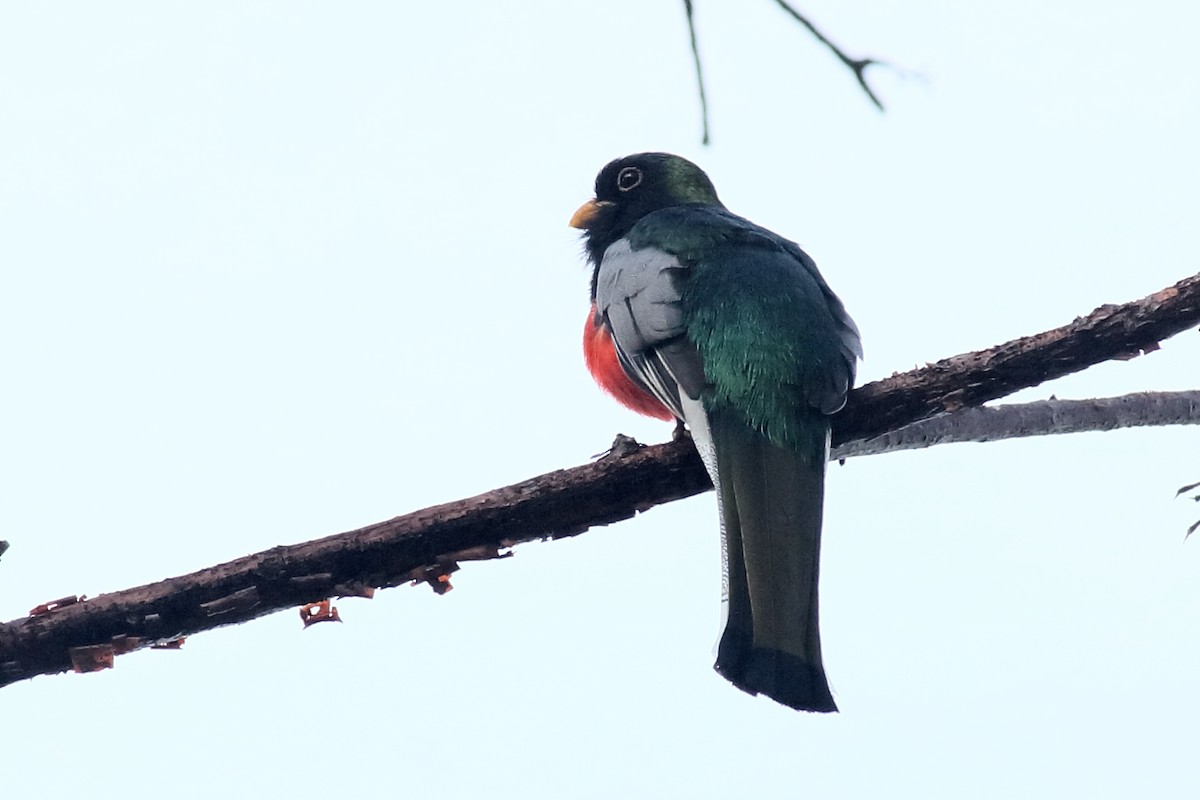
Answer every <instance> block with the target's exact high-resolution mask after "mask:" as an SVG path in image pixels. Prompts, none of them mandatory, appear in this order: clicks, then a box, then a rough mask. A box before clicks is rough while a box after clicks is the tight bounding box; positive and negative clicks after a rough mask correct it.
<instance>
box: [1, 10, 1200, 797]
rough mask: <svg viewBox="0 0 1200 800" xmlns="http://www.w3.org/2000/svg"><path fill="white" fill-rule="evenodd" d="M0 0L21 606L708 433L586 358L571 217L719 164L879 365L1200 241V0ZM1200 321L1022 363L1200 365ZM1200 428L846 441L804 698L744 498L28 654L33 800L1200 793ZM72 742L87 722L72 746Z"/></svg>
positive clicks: (1146, 379)
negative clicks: (1106, 354)
mask: <svg viewBox="0 0 1200 800" xmlns="http://www.w3.org/2000/svg"><path fill="white" fill-rule="evenodd" d="M696 5H697V24H698V26H699V33H700V36H701V44H702V47H703V53H704V56H705V59H706V63H705V67H706V71H707V76H708V78H709V100H710V106H711V112H712V124H713V136H714V144H713V146H712V147H710V148H707V149H706V148H702V147H701V146H700V145H699V112H698V108H697V100H696V96H695V89H694V84H693V78H692V74H691V62H690V55H689V53H688V50H687V35H686V30H685V28H684V21H683V13H682V4H681V3H679V2H659V3H648V2H643V1H640V0H612V1H611V2H606V3H582V2H580V3H562V2H559V3H549V2H543V3H535V2H519V1H516V2H508V3H477V4H476V3H462V4H458V3H453V4H452V3H445V4H432V3H427V4H421V5H416V4H388V3H336V4H334V3H314V2H305V3H241V4H215V5H214V4H204V5H197V4H183V3H174V2H172V3H164V2H155V3H104V4H97V3H54V4H50V3H37V4H16V3H10V4H5V5H4V6H3V7H0V108H3V109H4V123H3V125H0V265H2V267H0V268H2V275H3V292H2V293H0V341H2V342H3V345H0V359H2V360H3V370H4V374H5V376H6V383H5V392H4V399H3V401H0V408H2V409H3V418H4V420H5V422H4V425H3V427H2V428H0V436H2V440H0V441H2V444H0V446H2V450H0V453H2V455H0V485H2V486H3V487H4V492H3V503H0V538H5V539H8V540H10V541H11V542H12V545H13V547H12V550H11V551H9V553H8V554H6V555H5V557H4V559H3V561H2V562H0V619H12V618H15V617H18V616H21V615H23V614H24V613H25V612H26V611H28V609H29V608H31V607H32V606H33V605H35V604H37V603H39V602H42V601H44V600H49V599H52V598H55V597H59V596H62V595H65V594H71V593H82V594H88V595H96V594H99V593H102V592H106V591H113V590H117V589H121V588H126V587H128V586H132V585H137V584H141V583H145V582H149V581H153V580H158V579H160V578H164V577H167V576H170V575H175V574H180V573H184V572H189V571H192V570H194V569H198V568H201V567H204V566H209V565H211V564H214V563H218V562H221V561H226V560H229V559H232V558H236V557H238V556H241V555H244V554H246V553H248V552H252V551H256V550H260V549H264V548H267V547H270V546H273V545H276V544H282V543H291V542H298V541H303V540H306V539H310V538H313V537H316V536H321V535H326V534H329V533H334V532H337V531H341V530H346V529H350V528H354V527H357V526H360V525H363V524H367V523H370V522H374V521H377V520H380V519H384V518H387V517H390V516H394V515H397V514H401V513H405V512H408V511H411V510H414V509H417V508H420V507H423V506H427V505H430V504H433V503H437V502H443V501H447V500H453V499H456V498H460V497H464V496H467V495H470V494H474V493H477V492H480V491H485V490H487V489H491V488H494V487H496V486H501V485H505V484H508V483H512V482H515V481H518V480H521V479H524V478H526V477H529V476H531V475H534V474H537V473H540V472H544V471H547V470H550V469H555V468H559V467H565V466H571V465H574V464H578V463H582V462H584V461H586V460H587V459H588V458H589V456H590V455H591V454H593V453H596V452H598V451H600V450H602V449H604V448H605V447H606V446H607V444H608V442H609V441H610V440H611V438H612V436H613V434H614V433H616V432H617V431H623V432H625V433H628V434H632V435H635V436H637V437H638V438H640V439H643V440H646V441H654V440H661V439H664V438H666V437H667V436H668V435H669V426H665V425H663V424H661V423H655V422H653V421H650V420H643V419H639V418H635V417H634V416H632V415H631V414H629V413H628V412H626V411H624V410H623V409H621V408H620V407H619V406H617V405H616V404H614V403H612V402H611V401H610V400H609V399H607V398H606V397H605V396H603V395H602V394H601V393H600V392H599V391H598V390H597V389H596V388H595V387H594V386H593V385H592V384H591V381H590V379H589V377H588V376H587V374H586V372H585V370H584V369H583V366H582V360H581V356H580V353H579V341H578V340H579V330H580V328H581V326H582V322H583V318H584V313H585V311H586V300H587V298H586V284H587V272H586V270H585V268H584V267H583V264H582V261H581V258H580V248H579V245H578V242H577V239H576V236H575V232H574V231H571V230H570V229H568V228H567V226H566V220H567V219H568V218H569V217H570V215H571V213H572V211H574V209H575V208H576V207H577V206H578V204H579V203H580V202H582V201H583V200H584V199H586V197H588V196H589V194H590V192H591V185H592V180H593V177H594V175H595V173H596V171H597V170H598V169H599V168H600V167H601V166H602V165H603V164H604V163H605V162H606V161H607V160H609V159H610V158H612V157H614V156H618V155H623V154H626V153H629V152H633V151H638V150H647V149H662V150H672V151H675V152H679V153H681V154H683V155H686V156H688V157H690V158H693V159H694V160H696V161H697V162H699V163H700V164H701V165H702V166H704V167H705V168H706V169H707V170H708V172H709V174H710V175H711V177H712V178H713V180H714V182H715V183H716V185H717V188H718V190H719V191H720V193H721V196H722V198H723V199H724V201H725V202H726V204H727V205H728V206H730V207H731V208H732V209H733V210H734V211H737V212H738V213H741V214H744V215H746V216H748V217H750V218H752V219H754V220H755V221H757V222H759V223H761V224H764V225H767V226H768V227H771V228H773V229H775V230H777V231H779V232H780V233H782V234H785V235H788V236H790V237H792V238H794V239H796V240H797V241H799V242H800V243H801V244H802V245H803V246H804V247H805V248H806V249H807V250H808V251H809V252H810V253H811V254H812V255H813V256H814V258H816V260H817V262H818V263H819V264H820V265H821V268H822V270H823V272H824V274H825V275H826V277H827V278H828V280H829V281H830V283H831V284H832V285H833V286H834V287H835V289H836V290H837V291H838V292H839V294H841V296H842V297H843V299H844V300H845V301H846V303H847V306H848V307H849V309H850V311H851V313H852V314H853V315H854V317H855V319H856V320H857V321H858V324H859V326H860V328H861V329H862V332H863V337H864V341H865V345H866V351H867V358H866V362H865V364H864V365H863V367H862V370H861V373H860V375H861V377H862V379H863V380H871V379H874V378H877V377H881V376H884V375H888V374H890V373H892V372H893V371H900V370H905V369H908V368H910V367H912V366H914V365H917V364H921V363H924V362H926V361H931V360H935V359H937V358H940V357H943V356H947V355H952V354H955V353H958V352H962V351H964V350H969V349H977V348H981V347H986V346H989V345H992V344H995V343H998V342H1000V341H1003V340H1006V339H1009V338H1013V337H1015V336H1018V335H1022V334H1026V333H1032V332H1035V331H1038V330H1041V329H1044V328H1047V327H1051V326H1054V325H1058V324H1062V323H1064V322H1066V321H1069V320H1070V319H1072V318H1074V317H1075V316H1077V315H1080V314H1083V313H1086V312H1088V311H1090V310H1091V309H1092V308H1094V307H1095V306H1097V305H1099V304H1101V303H1106V302H1121V301H1125V300H1129V299H1133V298H1135V297H1141V296H1143V295H1145V294H1148V293H1150V292H1152V291H1154V290H1156V289H1159V288H1161V287H1162V286H1165V285H1167V284H1169V283H1172V282H1174V281H1175V280H1177V279H1179V278H1181V277H1184V276H1186V275H1190V274H1192V273H1195V272H1196V271H1197V269H1198V268H1200V267H1198V263H1197V259H1196V253H1197V248H1196V243H1195V236H1196V219H1197V209H1198V208H1200V181H1198V180H1197V177H1198V173H1200V156H1198V155H1197V148H1196V142H1197V141H1200V104H1198V103H1197V100H1198V99H1200V98H1197V91H1196V88H1195V81H1194V69H1195V64H1194V46H1195V31H1196V29H1197V24H1198V23H1200V16H1198V15H1197V12H1196V11H1195V10H1194V9H1191V10H1189V9H1186V8H1184V6H1183V5H1181V4H1179V3H1168V2H1150V3H1144V4H1139V5H1138V7H1137V8H1136V10H1135V9H1133V8H1132V7H1130V6H1127V5H1118V4H1114V3H1101V4H1097V3H1084V2H1064V3H1058V4H1045V3H1033V2H1016V3H1003V4H996V3H982V2H963V3H953V4H952V3H945V2H931V1H930V0H911V1H910V2H904V3H891V2H878V1H876V2H861V3H853V4H847V3H837V2H833V0H812V2H807V3H803V4H802V6H801V7H803V8H804V9H806V10H808V11H809V12H811V13H812V15H813V17H814V18H815V19H816V20H817V21H818V22H819V23H820V24H821V25H823V27H824V28H825V30H826V31H827V32H828V33H829V34H830V35H831V36H832V37H833V38H834V39H835V40H836V41H838V42H840V43H842V44H843V45H844V46H845V47H846V48H847V49H848V50H849V51H851V52H852V53H855V54H872V55H876V56H878V57H880V58H884V59H887V60H889V61H892V62H894V63H896V64H898V65H900V66H901V67H902V68H903V69H904V70H905V72H906V73H910V74H908V75H907V76H903V75H899V74H897V73H896V72H889V71H886V70H880V71H876V72H874V73H873V74H872V81H873V83H874V85H875V86H876V87H877V88H878V91H879V93H880V95H881V96H882V97H883V99H884V101H885V103H887V105H888V109H889V110H888V113H887V114H885V115H880V114H878V113H877V112H876V111H875V110H874V108H873V107H872V106H871V105H870V104H869V103H868V102H867V101H866V99H865V98H864V97H863V96H861V95H860V93H859V92H858V90H857V87H856V86H855V84H854V82H853V79H852V78H851V76H850V75H849V74H848V73H846V72H845V70H844V69H843V68H842V67H841V66H840V65H839V64H838V63H837V62H836V61H835V60H834V59H833V58H832V57H831V56H830V55H829V54H828V53H826V52H825V51H824V50H822V49H820V48H819V47H818V46H817V45H816V44H815V43H814V42H813V41H811V39H810V38H809V37H808V36H806V34H805V33H804V32H803V31H802V30H800V29H799V28H798V27H796V26H795V25H794V24H793V23H791V22H790V21H789V19H788V18H787V17H785V16H784V15H783V14H782V13H781V12H780V11H779V10H778V9H777V8H776V7H775V5H774V4H773V3H772V2H769V0H760V1H759V2H754V3H750V2H741V3H729V2H726V3H719V2H715V0H714V1H713V2H706V1H705V0H696ZM1198 358H1200V337H1198V336H1197V335H1196V334H1195V333H1189V334H1184V335H1181V336H1180V337H1178V338H1176V339H1174V340H1171V341H1169V342H1167V343H1166V344H1165V346H1164V347H1163V349H1162V351H1161V352H1159V353H1155V354H1154V355H1152V356H1150V357H1148V358H1143V359H1137V360H1135V361H1132V362H1127V363H1112V364H1106V365H1102V366H1100V367H1097V368H1095V369H1092V370H1089V371H1088V372H1086V373H1085V374H1083V375H1080V376H1076V377H1073V378H1071V379H1067V380H1064V381H1060V382H1057V383H1055V384H1052V385H1046V386H1043V387H1039V388H1037V389H1034V390H1031V391H1029V392H1025V393H1023V394H1022V397H1026V398H1031V399H1032V398H1037V397H1045V396H1047V395H1049V394H1050V393H1051V392H1054V393H1056V394H1057V395H1058V396H1059V397H1087V396H1096V395H1112V394H1119V393H1123V392H1127V391H1136V390H1143V389H1172V388H1179V389H1182V388H1196V381H1195V372H1196V371H1195V365H1196V363H1197V359H1198ZM1198 441H1200V439H1198V435H1197V433H1196V432H1195V431H1193V430H1190V429H1174V430H1171V429H1162V430H1153V431H1138V432H1120V433H1110V434H1088V435H1082V436H1076V437H1070V438H1056V439H1046V440H1040V441H1020V442H1004V443H999V444H989V445H964V446H958V447H947V448H941V449H936V450H931V451H928V452H916V453H904V454H896V455H890V456H882V457H875V458H868V459H861V460H858V461H852V462H850V463H849V464H847V465H846V466H845V467H843V468H834V469H832V470H831V474H830V480H829V494H828V498H827V510H826V517H827V522H826V533H825V543H826V545H825V552H824V561H823V573H822V581H823V583H822V590H823V593H822V616H823V619H822V627H823V639H824V643H825V653H826V665H827V668H828V671H829V675H830V678H831V682H832V684H833V686H834V690H835V693H836V696H837V699H838V703H839V705H840V706H841V708H842V713H841V714H840V715H838V716H834V717H822V716H814V715H805V714H798V713H796V712H792V711H790V710H788V709H786V708H783V707H781V706H777V705H774V704H773V703H771V702H770V701H767V700H764V699H761V698H759V699H756V698H750V697H748V696H746V695H743V694H742V693H740V692H738V691H736V690H735V689H733V688H732V687H731V686H730V685H729V684H727V683H726V682H725V681H724V680H722V679H721V678H720V677H719V676H717V675H716V674H715V673H714V672H713V671H712V669H711V647H712V643H713V640H714V638H715V636H716V633H717V614H718V545H717V533H716V514H715V502H714V500H713V498H712V496H711V495H705V496H702V497H699V498H694V499H692V500H689V501H685V502H681V503H675V504H672V505H670V506H667V507H663V508H659V509H655V510H654V511H652V512H650V513H648V514H645V515H644V516H642V517H640V518H639V519H637V520H634V521H632V522H628V523H622V524H620V525H617V526H613V527H611V528H609V529H605V530H598V531H594V532H591V533H589V534H588V535H585V536H583V537H580V538H577V539H574V540H570V541H564V542H558V543H554V544H547V545H530V546H525V547H522V548H520V549H519V550H518V552H517V555H516V557H515V558H512V559H508V560H506V561H503V562H494V563H487V564H470V565H467V566H466V567H465V568H464V569H463V570H462V571H461V572H460V573H458V575H457V576H456V580H455V581H454V583H455V586H456V589H455V591H453V592H451V593H450V594H449V595H447V596H445V597H435V596H434V595H433V594H432V593H431V592H429V591H428V590H427V589H424V588H418V589H398V590H393V591H388V592H383V593H381V594H380V595H378V596H377V597H376V598H375V600H373V601H370V602H367V601H363V600H347V601H342V602H341V603H340V606H341V609H342V616H343V618H344V619H345V620H346V624H344V625H341V626H334V625H323V626H317V627H315V628H313V629H310V630H307V631H301V630H300V622H299V619H298V618H297V617H296V615H294V614H292V613H286V614H279V615H276V616H273V617H270V618H267V619H264V620H260V621H258V622H255V623H252V624H248V625H244V626H240V627H236V628H232V629H227V630H223V631H217V632H214V633H209V634H205V635H201V636H197V637H194V638H192V639H191V640H189V641H188V643H187V645H186V647H185V648H184V649H183V651H181V652H178V653H157V652H156V653H150V652H143V653H137V654H133V655H129V656H125V657H122V658H121V659H120V660H119V661H118V662H117V668H116V669H115V670H111V671H109V672H105V673H101V674H97V675H91V676H72V675H62V676H57V677H44V678H38V679H35V680H33V681H29V682H25V683H23V684H19V685H15V686H11V687H8V688H5V689H3V690H2V691H0V749H2V751H3V752H4V754H5V761H6V763H9V764H11V765H15V766H14V767H12V768H10V769H9V770H8V771H7V772H6V777H5V779H4V781H3V795H4V797H5V798H9V797H12V798H26V797H30V798H32V797H38V798H51V799H52V800H53V799H56V798H69V797H79V796H83V795H85V794H86V795H87V796H99V797H102V796H113V797H116V796H121V797H125V798H131V799H136V798H151V797H156V798H157V797H162V796H164V795H170V796H173V797H181V798H201V797H212V796H214V795H217V796H223V797H231V798H240V797H251V796H256V795H259V796H287V797H290V798H295V799H296V800H304V799H305V798H322V797H329V796H331V795H332V794H334V793H335V792H336V793H339V794H344V793H345V792H346V791H348V789H347V787H354V788H353V789H352V792H353V793H356V794H359V793H361V794H371V795H379V796H408V795H414V794H418V793H420V794H427V793H433V794H436V795H437V796H439V797H441V798H446V800H451V798H485V797H486V798H507V797H522V798H530V797H534V798H537V797H570V798H575V797H579V798H611V797H615V796H621V797H633V798H639V797H656V796H657V797H730V796H734V795H737V796H758V795H761V796H770V797H792V796H795V797H829V798H841V797H845V798H878V797H889V798H893V797H894V798H910V797H911V798H930V797H935V798H940V797H945V798H961V797H972V798H990V797H996V798H1004V797H1017V796H1020V797H1026V798H1042V797H1045V798H1057V797H1064V796H1078V797H1082V796H1087V797H1090V798H1096V797H1130V796H1153V797H1191V796H1193V793H1194V785H1195V775H1194V773H1195V769H1194V760H1195V759H1194V749H1195V748H1194V745H1193V741H1192V740H1193V738H1194V737H1193V736H1192V734H1193V732H1194V729H1195V720H1196V719H1197V717H1198V716H1200V679H1198V678H1197V676H1198V675H1200V550H1197V549H1196V548H1197V546H1198V545H1196V544H1195V543H1191V544H1187V545H1185V544H1184V543H1183V542H1182V535H1183V531H1184V529H1185V528H1186V527H1187V525H1188V523H1190V522H1191V521H1192V520H1193V519H1195V518H1196V514H1197V510H1196V508H1195V506H1194V504H1187V503H1185V502H1184V501H1174V502H1173V501H1172V500H1171V495H1172V493H1173V492H1174V490H1175V488H1176V487H1177V486H1179V485H1181V484H1183V483H1187V482H1191V481H1195V480H1200V460H1198V459H1197V457H1196V454H1197V452H1198V448H1197V444H1198ZM51 742H54V744H51Z"/></svg>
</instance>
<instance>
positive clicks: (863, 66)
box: [775, 0, 883, 111]
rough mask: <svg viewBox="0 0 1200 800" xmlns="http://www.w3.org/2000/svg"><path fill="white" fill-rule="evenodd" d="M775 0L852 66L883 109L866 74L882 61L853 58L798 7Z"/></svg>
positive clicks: (852, 70) (878, 106) (841, 59)
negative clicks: (869, 68) (830, 39)
mask: <svg viewBox="0 0 1200 800" xmlns="http://www.w3.org/2000/svg"><path fill="white" fill-rule="evenodd" d="M775 2H776V3H778V4H779V7H780V8H782V9H783V10H784V11H786V12H787V13H789V14H791V15H792V17H793V18H794V19H795V20H796V21H797V22H799V23H800V24H801V25H803V26H804V27H806V28H808V32H809V33H811V34H812V35H813V36H815V37H817V41H819V42H820V43H821V44H823V45H825V46H826V47H828V48H829V49H830V50H832V51H833V54H834V55H835V56H837V57H838V59H839V60H840V61H841V62H842V63H843V64H845V65H846V66H847V67H849V68H850V71H851V72H853V73H854V77H855V78H858V85H859V86H861V87H862V90H863V91H864V92H866V93H867V97H869V98H871V102H872V103H874V104H875V107H876V108H878V109H879V110H880V111H883V103H881V102H879V98H878V97H876V96H875V92H873V91H871V87H870V86H868V85H867V76H866V72H867V67H869V66H871V65H872V64H880V63H882V62H880V61H876V60H875V59H873V58H851V57H850V56H848V55H846V54H845V53H844V52H842V49H841V48H840V47H838V46H837V45H836V44H834V43H833V42H831V41H829V39H828V38H827V37H826V36H825V34H823V33H821V32H820V31H819V30H817V27H816V26H815V25H813V24H812V23H811V22H809V20H808V18H807V17H805V16H804V15H803V14H801V13H800V12H799V11H797V10H796V9H794V8H792V7H791V5H789V4H788V3H786V2H785V0H775Z"/></svg>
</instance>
